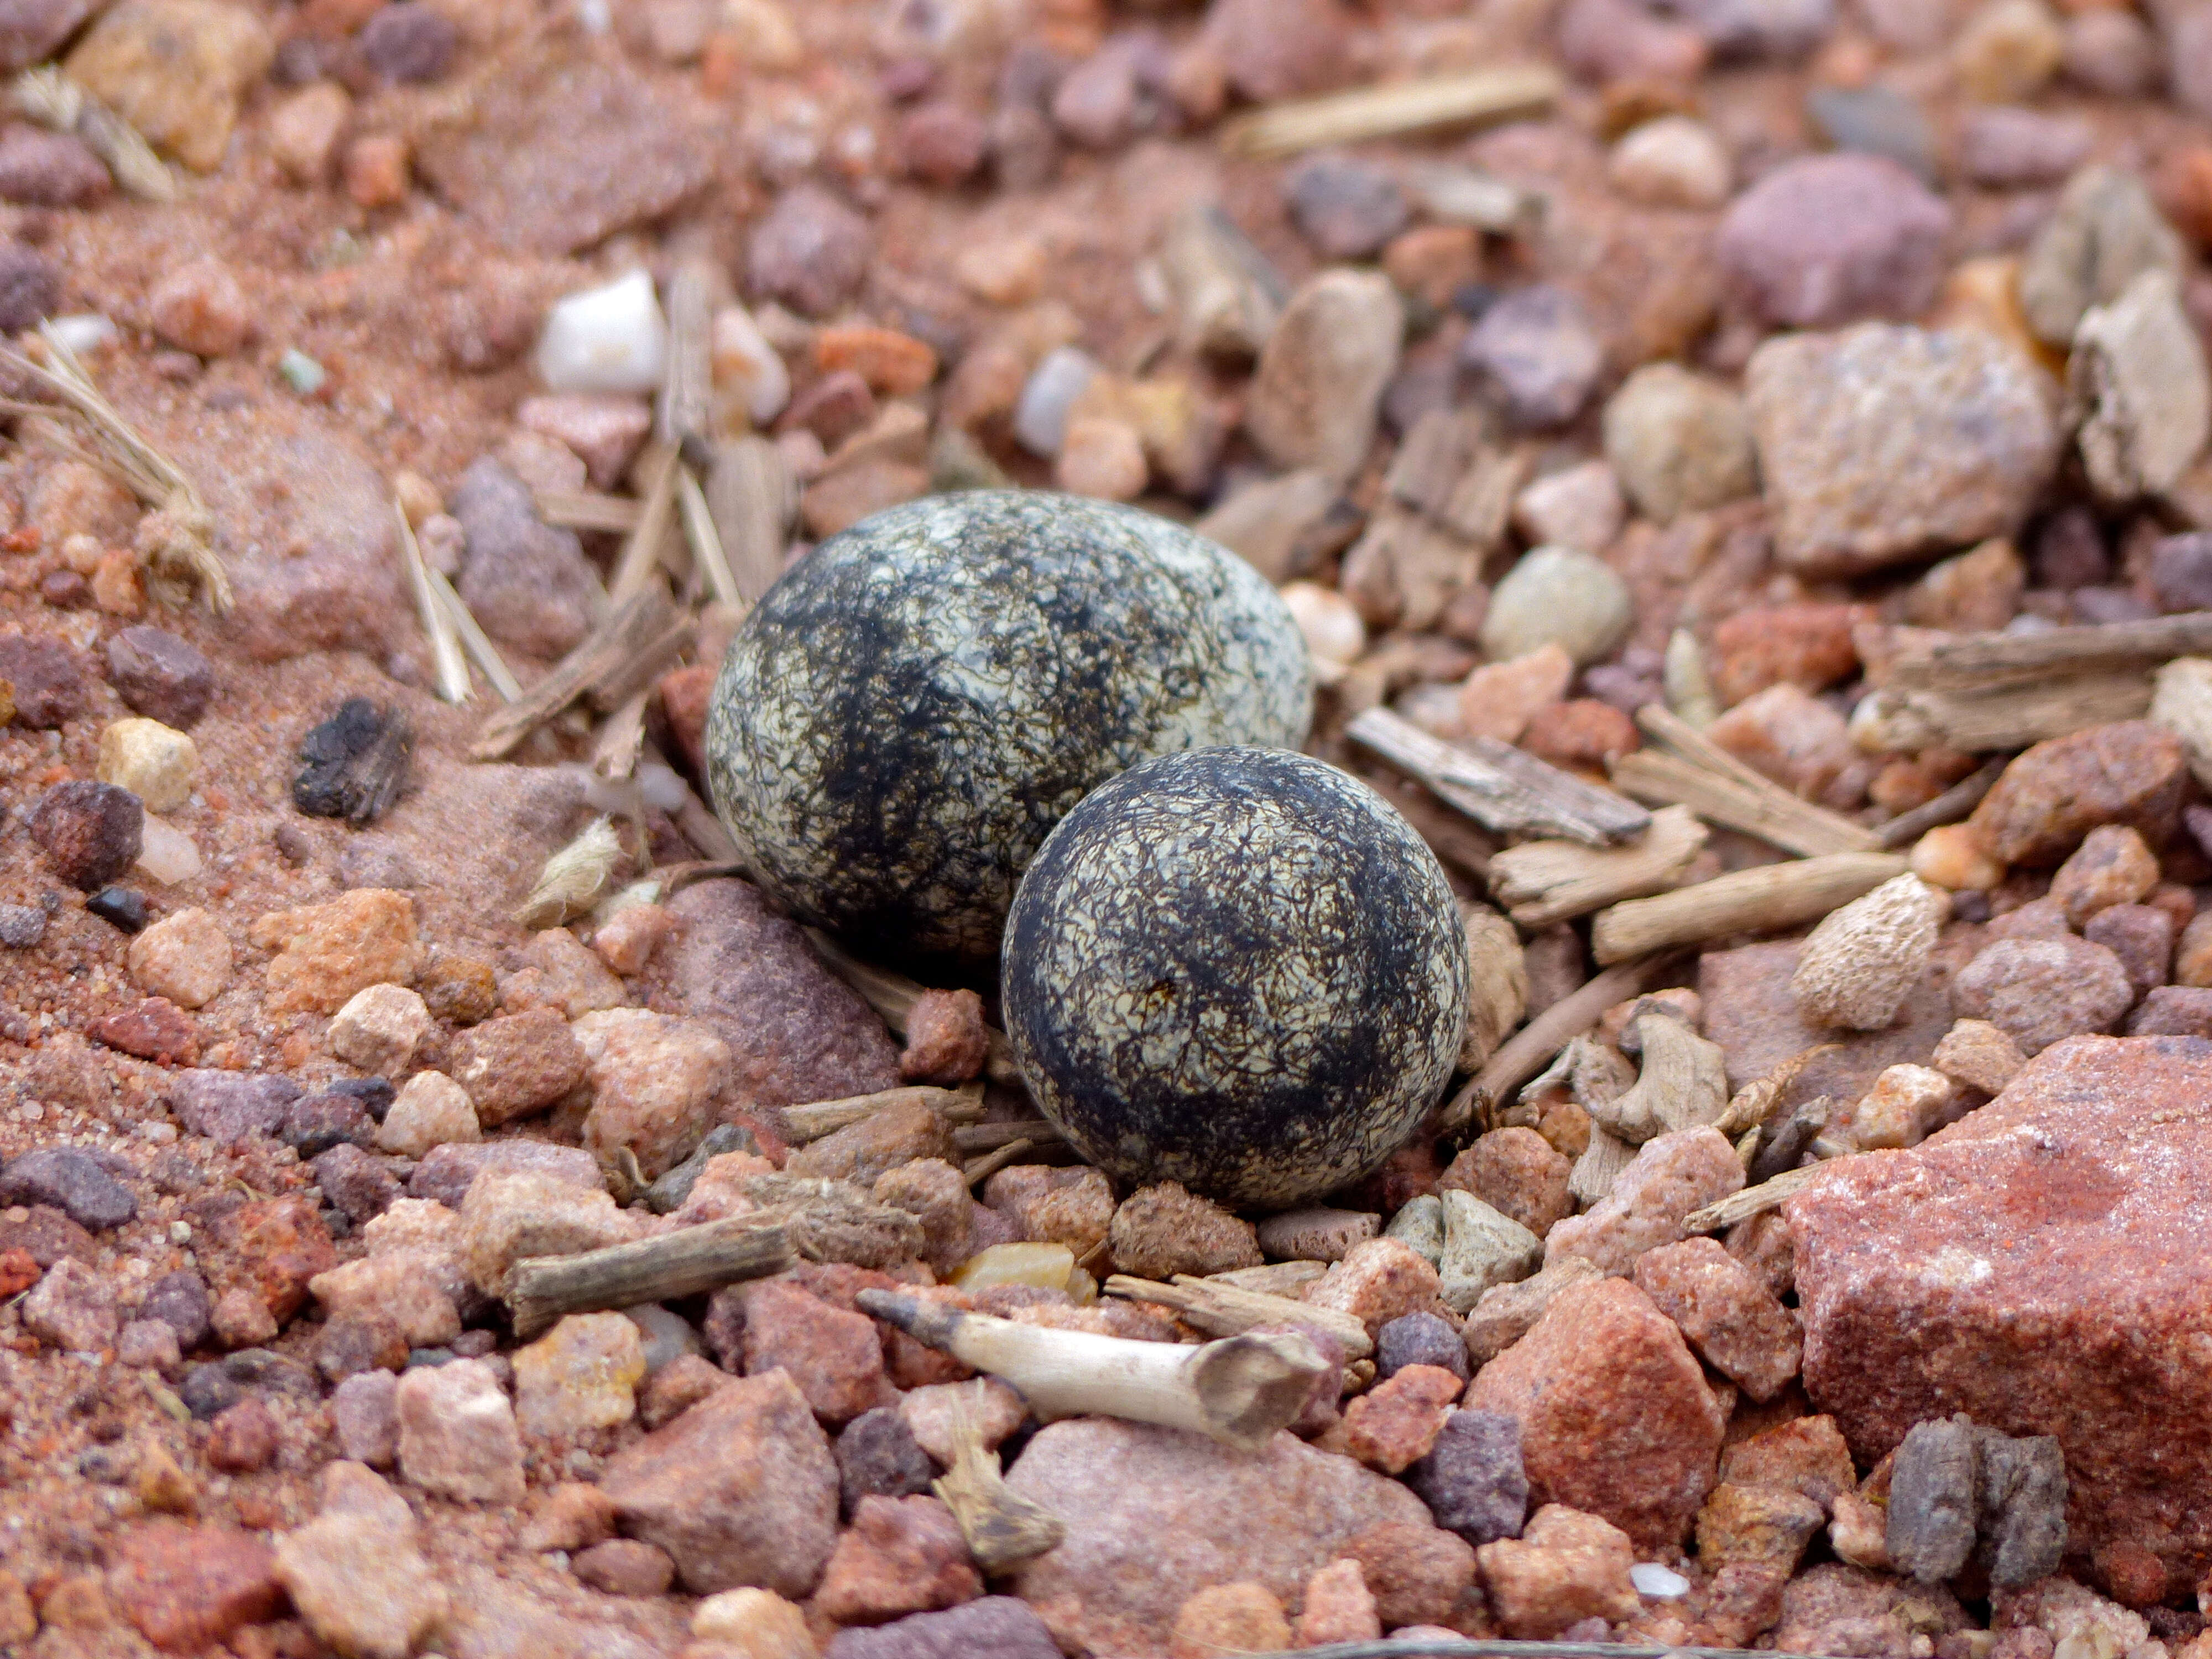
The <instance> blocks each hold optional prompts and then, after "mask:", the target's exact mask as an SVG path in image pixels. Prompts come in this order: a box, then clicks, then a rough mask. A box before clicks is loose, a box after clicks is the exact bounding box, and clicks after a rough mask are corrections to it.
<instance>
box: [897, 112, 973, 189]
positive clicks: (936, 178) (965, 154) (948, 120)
mask: <svg viewBox="0 0 2212 1659" xmlns="http://www.w3.org/2000/svg"><path fill="white" fill-rule="evenodd" d="M898 136H899V143H898V149H899V154H900V155H902V157H903V158H904V159H905V161H906V166H907V171H908V172H909V173H913V174H914V176H915V178H917V179H922V180H924V181H925V182H927V183H928V184H933V185H957V184H959V183H960V182H961V181H962V180H963V179H966V178H968V177H969V175H970V174H971V173H974V172H975V169H976V168H977V167H981V166H982V165H983V156H984V154H985V152H986V151H987V149H988V147H989V143H990V133H989V131H988V130H987V128H986V127H985V126H984V125H983V118H982V117H981V116H979V115H977V114H975V112H973V111H971V110H967V109H963V108H962V107H961V106H959V105H958V104H956V103H953V102H952V101H951V100H949V99H933V100H930V101H929V102H928V103H926V104H918V105H916V106H915V107H914V108H913V109H911V110H908V112H906V113H905V114H904V115H903V116H902V117H901V118H899V128H898Z"/></svg>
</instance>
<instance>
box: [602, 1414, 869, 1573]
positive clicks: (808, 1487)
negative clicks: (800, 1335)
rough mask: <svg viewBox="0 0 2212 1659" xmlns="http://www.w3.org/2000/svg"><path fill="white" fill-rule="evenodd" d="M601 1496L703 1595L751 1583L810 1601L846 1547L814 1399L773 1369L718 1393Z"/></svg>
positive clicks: (605, 1482)
mask: <svg viewBox="0 0 2212 1659" xmlns="http://www.w3.org/2000/svg"><path fill="white" fill-rule="evenodd" d="M599 1488H600V1490H601V1491H602V1492H605V1493H606V1495H607V1496H608V1497H609V1498H611V1499H612V1500H613V1501H614V1505H615V1510H616V1513H617V1515H618V1516H621V1518H622V1522H623V1527H624V1528H626V1529H627V1530H628V1531H629V1532H630V1533H631V1534H633V1535H635V1536H636V1537H639V1538H642V1539H643V1540H645V1541H646V1542H647V1543H650V1544H655V1545H658V1546H659V1547H660V1548H662V1549H664V1550H665V1551H667V1552H668V1553H669V1555H670V1557H671V1559H673V1560H674V1561H675V1563H676V1571H677V1572H678V1576H679V1577H681V1578H682V1580H683V1583H684V1588H685V1589H687V1590H689V1591H690V1592H691V1593H692V1594H694V1595H710V1594H712V1593H713V1592H714V1591H715V1590H722V1589H734V1588H736V1587H737V1586H738V1585H740V1584H752V1585H757V1586H758V1587H760V1588H761V1589H772V1590H774V1591H775V1592H776V1594H777V1595H783V1596H787V1597H794V1598H795V1597H799V1596H804V1595H807V1594H808V1593H809V1592H810V1591H811V1590H812V1589H814V1587H815V1585H816V1583H817V1582H819V1580H820V1579H821V1577H822V1570H823V1567H824V1566H825V1565H827V1564H828V1562H829V1555H830V1552H831V1550H832V1548H833V1547H835V1545H836V1537H837V1464H836V1459H835V1458H833V1457H832V1456H831V1455H830V1454H829V1441H828V1440H827V1439H825V1438H824V1437H823V1433H822V1431H821V1429H820V1427H819V1426H818V1425H817V1424H816V1423H815V1421H814V1415H813V1413H811V1411H809V1410H808V1409H807V1406H806V1401H805V1398H804V1396H802V1395H800V1394H799V1390H798V1389H796V1388H795V1387H793V1384H792V1382H791V1379H790V1377H789V1376H780V1375H777V1374H776V1373H775V1372H770V1373H769V1374H768V1375H767V1376H753V1377H746V1378H744V1379H743V1380H742V1381H738V1382H732V1383H727V1384H726V1385H725V1386H723V1387H722V1388H720V1389H716V1390H714V1393H712V1394H710V1395H708V1396H707V1397H706V1398H705V1399H704V1400H702V1401H699V1403H698V1404H696V1406H693V1407H691V1408H690V1410H689V1411H687V1412H685V1413H684V1414H683V1415H682V1416H680V1417H678V1418H677V1419H676V1420H675V1421H673V1422H672V1423H671V1424H669V1425H668V1426H667V1427H665V1428H664V1429H659V1430H656V1431H654V1432H653V1433H652V1434H649V1435H647V1437H645V1438H644V1439H643V1440H641V1441H640V1442H639V1443H637V1444H635V1445H634V1446H631V1447H629V1448H628V1449H626V1450H623V1451H622V1452H619V1453H617V1454H616V1455H615V1456H613V1457H612V1458H611V1459H609V1460H608V1462H607V1466H606V1470H605V1474H603V1475H602V1476H601V1477H600V1480H599Z"/></svg>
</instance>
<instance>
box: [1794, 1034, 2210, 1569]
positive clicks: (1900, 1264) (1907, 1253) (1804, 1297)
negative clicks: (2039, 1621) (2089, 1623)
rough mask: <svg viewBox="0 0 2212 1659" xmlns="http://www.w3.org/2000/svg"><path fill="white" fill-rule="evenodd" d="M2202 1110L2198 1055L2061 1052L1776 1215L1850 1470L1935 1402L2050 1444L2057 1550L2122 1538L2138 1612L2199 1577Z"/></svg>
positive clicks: (1817, 1385)
mask: <svg viewBox="0 0 2212 1659" xmlns="http://www.w3.org/2000/svg"><path fill="white" fill-rule="evenodd" d="M2208 1099H2212V1043H2207V1042H2203V1041H2202V1040H2200V1039H2195V1038H2188V1037H2136V1038H2124V1039H2100V1038H2093V1037H2090V1038H2079V1039H2075V1040H2074V1041H2071V1042H2064V1043H2061V1044H2058V1045H2056V1046H2054V1047H2053V1048H2051V1049H2049V1050H2047V1051H2045V1053H2044V1054H2042V1055H2040V1056H2039V1057H2038V1058H2037V1059H2035V1060H2031V1061H2030V1062H2029V1063H2028V1065H2027V1066H2026V1067H2025V1068H2024V1069H2023V1070H2022V1071H2021V1073H2020V1074H2019V1075H2018V1076H2017V1077H2016V1078H2015V1079H2014V1081H2013V1083H2012V1085H2011V1086H2010V1087H2009V1088H2008V1089H2007V1090H2006V1091H2005V1092H2004V1093H2003V1094H2002V1095H2001V1096H1999V1097H1997V1099H1996V1100H1995V1101H1992V1102H1991V1103H1990V1104H1988V1105H1986V1106H1984V1107H1982V1108H1981V1109H1978V1110H1977V1111H1975V1112H1973V1113H1972V1114H1971V1115H1968V1116H1967V1117H1966V1118H1965V1119H1963V1120H1962V1121H1960V1122H1958V1123H1956V1124H1954V1125H1952V1126H1951V1127H1949V1128H1948V1129H1945V1130H1943V1131H1942V1132H1941V1133H1938V1134H1936V1136H1934V1137H1932V1138H1931V1139H1929V1140H1928V1141H1926V1142H1924V1143H1923V1145H1921V1146H1918V1147H1916V1148H1913V1149H1911V1151H1909V1152H1877V1153H1873V1154H1869V1155H1868V1156H1866V1157H1864V1158H1857V1159H1853V1160H1851V1162H1850V1164H1846V1165H1844V1166H1843V1167H1841V1168H1839V1169H1838V1171H1837V1173H1836V1175H1835V1176H1832V1177H1830V1178H1829V1179H1828V1180H1826V1181H1825V1182H1821V1183H1820V1185H1819V1186H1818V1187H1817V1188H1814V1190H1812V1191H1810V1192H1808V1193H1806V1194H1802V1195H1800V1196H1799V1197H1798V1198H1797V1199H1796V1200H1793V1201H1792V1202H1791V1204H1790V1206H1789V1208H1788V1210H1787V1212H1786V1213H1787V1214H1788V1216H1789V1218H1790V1230H1791V1232H1792V1234H1793V1235H1794V1237H1795V1240H1796V1261H1797V1281H1798V1291H1799V1296H1800V1299H1801V1304H1802V1314H1803V1318H1804V1323H1805V1339H1806V1341H1805V1379H1806V1389H1807V1392H1808V1394H1809V1395H1811V1396H1812V1398H1813V1401H1814V1404H1815V1405H1816V1406H1818V1407H1820V1408H1821V1409H1822V1410H1824V1411H1828V1412H1832V1413H1834V1415H1835V1418H1836V1419H1837V1421H1838V1423H1839V1424H1840V1425H1842V1427H1843V1430H1844V1433H1845V1434H1846V1435H1847V1436H1848V1437H1849V1438H1850V1443H1851V1447H1852V1449H1853V1450H1854V1451H1855V1452H1857V1454H1858V1455H1859V1456H1860V1457H1861V1458H1863V1459H1865V1460H1868V1461H1872V1460H1874V1459H1875V1458H1878V1457H1881V1456H1882V1455H1885V1454H1887V1452H1889V1451H1890V1450H1891V1449H1893V1448H1894V1447H1895V1446H1896V1445H1897V1444H1898V1443H1899V1442H1900V1441H1901V1440H1902V1439H1903V1438H1904V1436H1905V1431H1906V1430H1908V1429H1909V1428H1911V1426H1912V1425H1914V1424H1915V1423H1917V1422H1920V1421H1922V1420H1923V1419H1929V1418H1935V1417H1942V1416H1946V1415H1948V1414H1949V1413H1954V1412H1959V1411H1964V1412H1966V1413H1969V1414H1970V1415H1971V1416H1972V1418H1973V1419H1974V1420H1975V1422H1977V1423H1978V1424H1981V1425H1984V1426H1986V1427H1989V1428H1992V1429H1996V1430H1997V1431H2000V1432H2002V1433H2006V1434H2012V1435H2039V1434H2051V1435H2056V1436H2057V1437H2058V1439H2059V1441H2060V1443H2061V1445H2062V1447H2063V1450H2064V1453H2065V1457H2066V1468H2067V1473H2068V1477H2069V1504H2068V1511H2067V1527H2068V1534H2069V1551H2081V1552H2084V1553H2094V1552H2098V1551H2100V1550H2108V1547H2110V1546H2112V1545H2116V1544H2120V1543H2139V1544H2141V1545H2142V1546H2144V1547H2146V1548H2147V1549H2148V1551H2149V1552H2150V1553H2151V1554H2152V1555H2154V1557H2155V1558H2156V1559H2157V1560H2158V1561H2159V1562H2160V1563H2161V1564H2162V1565H2163V1566H2164V1569H2165V1571H2164V1573H2163V1577H2164V1578H2165V1581H2166V1583H2165V1584H2164V1586H2163V1588H2162V1589H2161V1591H2160V1599H2163V1598H2165V1597H2169V1596H2174V1595H2182V1594H2185V1593H2186V1592H2187V1591H2189V1590H2191V1589H2193V1588H2194V1587H2195V1585H2196V1584H2197V1581H2198V1580H2199V1579H2201V1578H2202V1577H2203V1576H2204V1574H2205V1572H2206V1571H2207V1570H2208V1568H2212V1497H2208V1494H2212V1372H2208V1371H2207V1370H2206V1368H2205V1367H2204V1365H2203V1364H2202V1363H2200V1360H2199V1358H2197V1349H2198V1348H2199V1347H2200V1346H2202V1342H2203V1336H2202V1333H2203V1329H2204V1328H2205V1326H2206V1323H2207V1322H2208V1320H2212V1287H2208V1284H2207V1281H2206V1279H2205V1278H2204V1275H2203V1273H2202V1272H2201V1271H2200V1264H2201V1261H2202V1255H2203V1243H2202V1241H2203V1237H2205V1233H2206V1230H2207V1228H2208V1226H2212V1196H2208V1192H2212V1183H2208V1180H2207V1176H2208V1173H2212V1106H2208V1104H2207V1101H2208ZM2030 1218H2032V1222H2033V1225H2025V1224H2026V1223H2027V1221H2028V1220H2029V1219H2030ZM2106 1576H2107V1577H2108V1579H2109V1578H2110V1577H2112V1575H2111V1574H2109V1573H2107V1575H2106ZM2150 1576H2152V1575H2147V1574H2144V1573H2142V1572H2141V1571H2130V1573H2129V1574H2128V1575H2127V1577H2128V1578H2129V1580H2130V1585H2129V1588H2130V1590H2131V1592H2133V1591H2135V1590H2137V1589H2140V1588H2141V1586H2142V1583H2143V1582H2144V1580H2145V1579H2146V1578H2147V1577H2150ZM2113 1588H2115V1589H2118V1588H2120V1586H2119V1585H2118V1584H2117V1583H2115V1584H2114V1585H2113Z"/></svg>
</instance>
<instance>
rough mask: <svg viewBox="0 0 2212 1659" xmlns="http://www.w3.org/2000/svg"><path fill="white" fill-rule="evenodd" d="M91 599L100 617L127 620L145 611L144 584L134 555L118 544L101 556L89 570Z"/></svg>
mask: <svg viewBox="0 0 2212 1659" xmlns="http://www.w3.org/2000/svg"><path fill="white" fill-rule="evenodd" d="M92 602H93V603H94V605H98V606H99V607H100V613H101V614H102V615H103V616H108V617H123V618H125V620H126V621H127V620H130V619H132V618H135V617H143V616H144V615H145V614H146V585H145V583H144V582H143V581H142V580H140V579H139V575H138V556H137V554H135V553H133V552H132V551H131V550H130V549H129V548H127V547H117V548H111V549H110V550H107V551H106V552H105V553H103V554H101V555H100V562H99V563H98V564H97V565H95V566H94V568H93V572H92Z"/></svg>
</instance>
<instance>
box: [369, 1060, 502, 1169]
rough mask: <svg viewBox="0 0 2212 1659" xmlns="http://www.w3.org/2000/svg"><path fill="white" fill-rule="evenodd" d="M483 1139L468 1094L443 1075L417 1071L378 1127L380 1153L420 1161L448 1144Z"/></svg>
mask: <svg viewBox="0 0 2212 1659" xmlns="http://www.w3.org/2000/svg"><path fill="white" fill-rule="evenodd" d="M481 1139H483V1129H482V1128H481V1127H479V1125H478V1124H477V1109H476V1108H475V1107H474V1106H472V1105H471V1104H470V1103H469V1096H468V1091H466V1090H465V1089H464V1088H462V1087H461V1085H459V1084H458V1083H456V1082H454V1081H453V1079H451V1078H449V1077H447V1075H446V1074H445V1073H443V1072H417V1073H416V1074H415V1075H414V1076H413V1077H411V1078H410V1079H407V1085H406V1086H405V1087H404V1088H403V1089H402V1090H400V1091H399V1097H398V1099H396V1100H394V1101H393V1102H392V1109H390V1110H389V1111H387V1112H386V1114H385V1115H384V1121H383V1122H382V1123H380V1124H379V1125H378V1126H377V1130H376V1146H377V1150H378V1151H379V1152H393V1153H397V1154H398V1156H400V1157H402V1158H420V1157H422V1154H423V1153H425V1152H428V1151H429V1150H430V1149H431V1148H432V1147H433V1146H445V1145H446V1144H447V1142H449V1141H455V1140H459V1141H470V1140H481Z"/></svg>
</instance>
